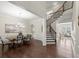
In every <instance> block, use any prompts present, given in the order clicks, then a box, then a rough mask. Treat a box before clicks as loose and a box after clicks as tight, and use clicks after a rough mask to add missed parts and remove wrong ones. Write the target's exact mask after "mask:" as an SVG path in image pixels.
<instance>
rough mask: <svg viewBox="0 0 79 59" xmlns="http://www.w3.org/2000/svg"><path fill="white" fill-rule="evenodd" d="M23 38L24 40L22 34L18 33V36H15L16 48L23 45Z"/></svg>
mask: <svg viewBox="0 0 79 59" xmlns="http://www.w3.org/2000/svg"><path fill="white" fill-rule="evenodd" d="M23 38H24V36H23V35H22V33H19V34H18V35H17V39H16V41H17V44H18V46H20V45H22V44H23Z"/></svg>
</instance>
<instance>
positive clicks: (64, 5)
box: [47, 1, 73, 41]
mask: <svg viewBox="0 0 79 59" xmlns="http://www.w3.org/2000/svg"><path fill="white" fill-rule="evenodd" d="M67 3H69V2H67V1H65V2H64V3H63V5H62V6H61V7H60V8H59V9H58V10H57V11H56V12H54V13H51V14H52V15H51V17H50V18H49V19H48V20H47V26H49V27H50V29H49V30H50V32H51V34H54V33H55V34H56V32H55V31H54V29H53V28H52V27H51V24H52V23H53V22H55V21H56V20H57V18H59V17H60V16H61V15H63V13H64V12H65V11H67V10H69V9H72V8H73V2H71V5H70V6H66V5H67ZM66 7H68V8H66ZM53 19H54V20H53ZM49 22H50V23H49ZM52 31H53V32H54V33H52ZM55 41H56V40H55Z"/></svg>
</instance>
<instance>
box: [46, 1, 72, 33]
mask: <svg viewBox="0 0 79 59" xmlns="http://www.w3.org/2000/svg"><path fill="white" fill-rule="evenodd" d="M66 3H67V1H65V2H64V3H63V5H62V6H61V7H60V8H59V9H58V10H57V11H56V12H54V13H51V14H53V15H54V14H56V13H57V12H61V11H62V14H63V12H65V11H67V10H69V9H71V8H73V2H72V6H71V8H68V9H66V10H65V9H64V6H65V4H66ZM62 14H61V15H62ZM53 15H52V16H51V17H50V18H49V19H48V20H47V22H48V21H49V20H50V19H51V18H52V17H53ZM61 15H60V16H61ZM55 21H56V20H54V21H53V22H55ZM53 22H51V23H53ZM49 26H50V27H51V24H50V25H49ZM51 30H52V31H54V30H53V28H52V27H51ZM54 32H55V31H54ZM55 33H56V32H55Z"/></svg>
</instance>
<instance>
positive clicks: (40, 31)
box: [29, 18, 46, 46]
mask: <svg viewBox="0 0 79 59" xmlns="http://www.w3.org/2000/svg"><path fill="white" fill-rule="evenodd" d="M29 22H30V27H31V25H32V24H33V26H34V27H33V38H34V39H37V40H40V41H42V43H43V46H45V45H46V20H45V19H42V18H36V19H32V20H30V21H29Z"/></svg>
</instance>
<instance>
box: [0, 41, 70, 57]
mask: <svg viewBox="0 0 79 59" xmlns="http://www.w3.org/2000/svg"><path fill="white" fill-rule="evenodd" d="M59 51H63V52H62V53H61V52H59ZM65 52H69V51H67V50H62V49H59V50H58V47H57V46H56V45H47V46H42V43H41V41H39V40H32V42H31V44H30V45H23V46H21V47H19V48H16V49H12V50H8V51H6V52H4V53H3V54H1V53H0V55H1V57H3V58H60V57H61V58H64V57H67V56H66V55H63V54H65ZM67 55H69V56H70V55H71V54H70V53H67ZM70 57H71V56H70Z"/></svg>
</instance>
